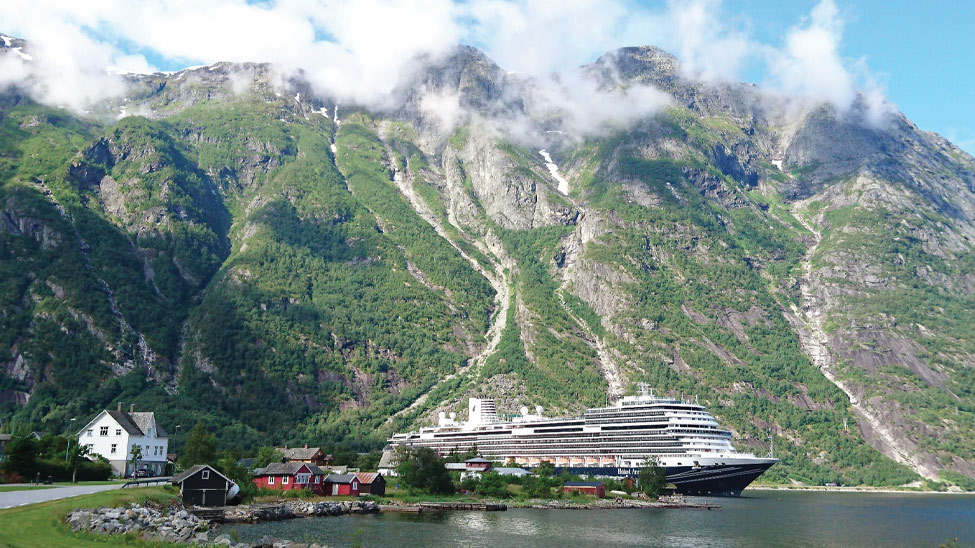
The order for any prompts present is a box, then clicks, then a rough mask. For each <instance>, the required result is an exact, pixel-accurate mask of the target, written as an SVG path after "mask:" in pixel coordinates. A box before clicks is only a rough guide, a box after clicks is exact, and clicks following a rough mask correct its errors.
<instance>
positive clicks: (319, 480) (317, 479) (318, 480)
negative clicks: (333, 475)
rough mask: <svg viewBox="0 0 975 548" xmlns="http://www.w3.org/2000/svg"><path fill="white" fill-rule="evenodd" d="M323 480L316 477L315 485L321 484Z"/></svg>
mask: <svg viewBox="0 0 975 548" xmlns="http://www.w3.org/2000/svg"><path fill="white" fill-rule="evenodd" d="M321 479H322V477H321V476H315V484H316V485H317V484H318V483H320V482H321Z"/></svg>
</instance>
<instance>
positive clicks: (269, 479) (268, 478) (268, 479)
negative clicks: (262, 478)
mask: <svg viewBox="0 0 975 548" xmlns="http://www.w3.org/2000/svg"><path fill="white" fill-rule="evenodd" d="M267 484H268V485H274V476H268V477H267Z"/></svg>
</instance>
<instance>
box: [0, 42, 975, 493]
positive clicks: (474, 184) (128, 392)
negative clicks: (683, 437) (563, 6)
mask: <svg viewBox="0 0 975 548" xmlns="http://www.w3.org/2000/svg"><path fill="white" fill-rule="evenodd" d="M583 74H585V75H588V77H590V78H592V79H593V81H594V82H595V88H594V89H602V90H603V91H602V92H606V93H609V92H614V90H615V91H618V90H620V89H624V88H628V87H633V86H636V85H650V86H653V88H654V89H657V90H659V91H661V92H663V93H665V94H666V96H667V97H668V101H669V102H668V104H667V106H665V107H661V108H659V109H657V110H656V111H653V112H649V113H648V114H646V115H644V116H639V117H637V118H636V119H632V120H629V121H626V122H625V123H624V124H623V125H622V126H621V127H616V128H615V129H612V130H610V131H607V130H606V129H605V128H601V131H600V132H598V133H597V135H599V136H593V137H586V136H584V135H565V134H563V133H559V132H560V131H561V129H559V128H561V127H563V125H562V121H561V119H560V116H561V115H560V114H559V113H558V112H559V111H558V110H557V109H554V110H551V109H550V110H544V112H543V111H542V110H540V109H539V106H538V105H539V103H538V95H537V92H538V90H539V89H540V88H539V86H540V83H539V82H533V81H530V80H526V79H520V78H518V77H517V76H516V75H509V74H507V73H505V71H504V70H503V69H501V68H500V67H498V66H497V65H495V64H494V63H493V62H492V61H491V60H490V59H488V58H486V57H485V56H484V55H483V54H481V53H480V52H478V51H476V50H473V49H471V48H460V49H458V50H456V51H455V52H453V53H452V54H450V55H447V56H445V57H442V58H425V59H418V60H417V62H416V70H414V71H413V72H412V76H411V77H410V78H408V79H406V80H404V81H403V82H402V83H401V84H400V85H399V86H398V87H397V89H396V91H395V93H394V97H395V101H393V102H392V103H391V104H393V106H388V105H387V107H385V108H382V109H380V108H368V107H365V106H356V105H338V104H336V102H335V101H334V100H332V99H330V98H327V97H321V96H319V95H315V93H314V92H313V90H312V88H311V87H310V86H309V85H308V84H307V83H305V82H304V81H303V80H302V78H301V75H300V74H297V75H293V76H292V77H291V78H290V79H288V78H285V79H283V83H280V82H279V79H277V78H275V77H274V73H273V70H272V68H271V67H268V66H266V65H252V64H245V65H230V64H219V65H215V66H213V67H206V68H203V69H194V70H187V71H183V72H179V73H176V74H172V75H152V76H146V77H139V78H133V80H132V82H131V87H130V92H129V94H128V96H127V97H126V100H125V101H118V102H115V103H110V104H106V105H103V106H102V107H101V112H105V113H109V112H110V113H112V114H113V116H117V115H118V114H119V113H120V112H122V111H121V109H124V112H125V113H140V114H141V115H142V116H128V117H123V118H121V119H120V120H108V119H101V120H79V119H75V118H73V117H71V116H69V115H67V114H65V113H63V112H59V111H54V110H51V109H46V108H44V107H40V106H37V105H34V104H32V103H30V101H29V100H26V99H24V98H22V97H19V96H17V95H16V94H15V93H8V94H7V95H6V96H5V99H4V100H3V101H2V102H0V105H2V106H0V108H2V109H3V113H4V118H3V128H2V129H3V133H2V134H0V135H2V139H0V147H2V149H0V152H2V156H0V180H2V183H3V187H2V191H0V204H2V210H0V258H3V261H2V262H0V265H2V266H0V269H2V270H3V273H4V274H5V276H6V277H5V278H4V279H5V280H9V282H6V284H5V285H4V286H3V294H2V301H0V317H3V318H4V322H3V333H2V334H0V363H2V364H3V370H2V371H3V372H4V374H3V375H2V376H0V414H2V416H6V417H9V416H11V415H13V416H16V417H22V418H25V419H33V420H35V421H42V420H44V421H49V422H50V424H51V425H55V424H61V423H63V422H64V421H66V420H67V417H69V416H76V415H79V414H80V415H85V414H87V413H88V412H89V411H90V410H91V409H92V408H94V407H99V406H103V405H106V404H107V403H109V402H111V401H113V400H115V399H118V398H120V397H123V396H124V398H127V399H126V401H132V398H135V399H136V401H141V402H146V403H147V404H150V403H151V404H153V405H157V406H158V407H157V409H160V411H159V412H161V413H163V416H164V417H166V418H168V419H172V420H174V421H181V420H186V421H189V420H191V417H194V416H197V415H198V414H199V413H200V412H201V411H204V410H205V412H206V413H207V415H208V416H210V417H212V420H213V421H214V422H215V423H216V424H218V425H219V426H221V427H222V430H223V432H225V435H224V439H223V442H224V443H226V444H232V443H240V444H249V445H256V444H262V443H266V440H267V439H268V436H270V437H271V438H273V439H275V440H279V441H282V442H283V441H285V440H291V439H293V438H297V437H314V438H316V439H324V437H326V436H327V437H329V438H334V437H345V438H346V439H349V440H351V441H354V442H355V443H359V444H361V445H363V446H367V445H372V444H378V443H381V441H382V440H383V439H384V437H385V436H387V435H388V434H389V433H391V432H392V431H395V430H400V429H403V428H406V427H409V426H412V425H416V424H420V423H423V422H424V421H426V420H429V419H430V418H431V417H434V416H436V413H437V412H438V411H441V410H444V411H446V410H457V411H460V413H461V415H462V414H463V410H464V409H465V408H466V406H465V400H466V398H467V397H469V396H472V395H489V396H494V397H497V398H498V399H499V402H500V404H501V407H502V409H503V410H504V411H513V410H515V409H517V408H518V407H520V406H521V405H534V404H542V405H544V406H545V407H546V409H547V412H549V413H551V414H556V413H563V412H565V413H567V412H578V411H580V410H582V409H584V408H586V407H590V406H593V405H598V404H600V403H602V402H604V401H605V399H606V397H607V396H617V395H620V394H621V393H624V392H626V391H627V390H628V388H629V387H630V386H631V385H632V383H635V382H639V381H645V382H649V383H651V384H652V385H654V386H656V387H657V389H658V390H660V391H667V392H669V393H672V394H674V395H679V394H680V393H684V394H685V395H687V394H693V395H696V396H697V397H699V398H700V399H701V401H702V403H705V402H706V403H707V405H708V406H709V407H710V408H711V409H712V410H713V411H714V412H715V414H716V415H717V416H719V417H720V419H721V420H722V422H723V423H724V424H726V425H727V426H728V427H729V428H731V429H732V430H733V431H734V433H735V435H736V443H738V444H739V445H740V446H741V447H742V448H743V449H745V448H750V450H752V451H757V452H763V451H764V448H765V447H766V446H767V443H768V440H769V437H770V436H774V437H775V439H776V443H775V446H776V450H777V453H778V454H779V456H782V457H783V463H782V465H781V466H778V467H776V468H774V469H772V470H771V471H770V472H769V475H768V477H769V478H770V479H771V480H774V481H782V482H785V481H794V482H795V481H798V482H806V483H822V482H826V481H837V482H843V483H867V484H899V483H907V482H911V481H913V480H915V479H917V478H918V474H919V475H920V476H923V477H924V478H927V479H930V480H939V481H949V482H957V483H959V484H963V485H964V484H966V483H965V482H966V481H968V480H965V477H973V476H975V469H973V463H975V454H973V453H972V450H971V447H972V443H971V442H972V441H973V440H972V439H971V435H972V434H971V433H972V432H975V423H973V421H975V408H973V404H975V393H973V392H972V388H971V387H972V386H973V382H972V381H973V380H975V379H973V376H972V375H973V374H972V371H975V348H973V347H972V341H973V340H975V337H973V332H972V331H971V327H970V325H969V324H970V322H966V318H967V317H968V316H969V315H970V312H971V311H972V310H975V278H973V277H972V274H971V272H973V271H975V268H973V267H975V247H973V245H975V242H973V241H972V238H975V232H973V231H975V161H973V159H972V158H971V157H970V156H968V155H966V154H964V153H963V152H961V151H960V150H958V149H957V148H956V147H954V146H952V145H951V144H950V143H948V142H946V141H944V140H943V139H941V138H940V137H938V136H936V135H932V134H928V133H925V132H922V131H920V130H918V128H916V127H915V126H914V125H913V124H911V123H910V122H909V121H907V120H906V119H905V118H904V117H903V116H901V115H899V114H891V115H890V116H888V117H887V118H886V119H884V120H882V121H881V122H877V121H876V120H874V121H872V122H871V121H869V120H868V119H867V116H866V115H865V114H864V108H865V107H863V106H855V107H854V109H852V110H851V112H848V113H838V112H836V111H835V110H832V109H830V108H829V107H825V106H821V105H809V104H804V103H801V102H798V101H796V100H794V99H790V98H783V97H772V96H768V95H767V94H764V93H763V92H761V91H760V90H758V89H757V88H755V87H753V86H749V85H745V84H732V83H722V84H703V83H701V82H697V81H694V80H692V79H689V78H687V77H685V76H684V75H683V74H682V72H681V69H680V64H679V61H678V60H677V59H675V58H674V57H672V56H670V55H668V54H666V53H665V52H662V51H660V50H658V49H655V48H650V47H645V48H626V49H623V50H619V51H616V52H613V53H611V54H607V55H606V56H604V57H602V58H600V59H599V60H598V61H596V62H595V63H593V64H592V65H590V66H588V67H585V68H584V69H583ZM40 143H55V146H49V147H48V149H47V150H44V151H43V152H42V153H39V152H38V146H39V144H40ZM543 151H544V153H543ZM39 158H40V159H39ZM79 386H82V387H88V388H87V389H88V393H87V394H86V395H85V396H81V395H79V394H78V393H77V390H76V388H77V387H79ZM59 421H60V422H59ZM882 455H886V457H885V456H882Z"/></svg>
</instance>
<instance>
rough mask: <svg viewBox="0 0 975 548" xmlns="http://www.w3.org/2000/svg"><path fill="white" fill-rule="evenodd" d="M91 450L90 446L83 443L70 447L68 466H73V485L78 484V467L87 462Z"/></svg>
mask: <svg viewBox="0 0 975 548" xmlns="http://www.w3.org/2000/svg"><path fill="white" fill-rule="evenodd" d="M88 453H89V450H88V446H87V445H85V444H81V443H76V444H74V446H73V447H72V446H68V464H70V465H71V483H78V480H77V478H78V466H79V465H80V464H81V463H82V462H84V461H86V460H87V459H86V458H85V457H87V456H88Z"/></svg>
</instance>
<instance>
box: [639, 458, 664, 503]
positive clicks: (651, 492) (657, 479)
mask: <svg viewBox="0 0 975 548" xmlns="http://www.w3.org/2000/svg"><path fill="white" fill-rule="evenodd" d="M648 464H649V466H645V467H643V468H641V469H640V475H639V477H638V481H639V483H640V490H641V491H643V492H644V493H646V494H647V496H650V497H657V496H660V493H661V492H663V490H664V487H666V486H667V473H666V471H665V470H664V469H663V468H661V467H660V465H659V464H658V462H657V459H656V458H651V459H650V460H649V461H648Z"/></svg>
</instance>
